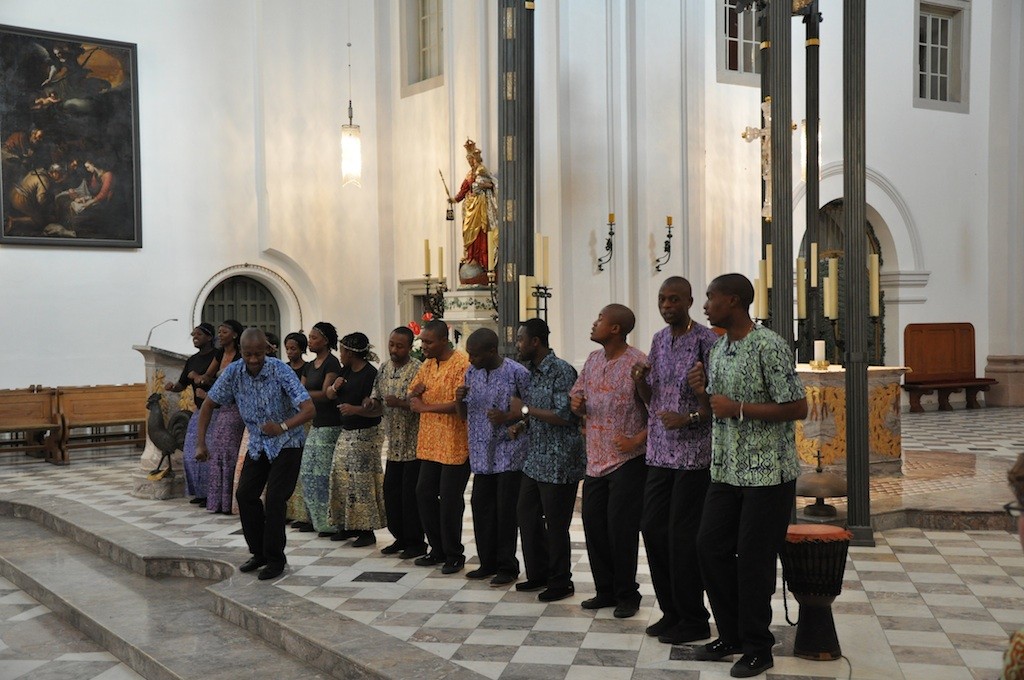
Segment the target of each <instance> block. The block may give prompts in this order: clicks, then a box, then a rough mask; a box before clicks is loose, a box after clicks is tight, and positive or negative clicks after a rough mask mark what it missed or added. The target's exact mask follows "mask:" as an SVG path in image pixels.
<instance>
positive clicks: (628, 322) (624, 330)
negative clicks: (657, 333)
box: [601, 303, 636, 338]
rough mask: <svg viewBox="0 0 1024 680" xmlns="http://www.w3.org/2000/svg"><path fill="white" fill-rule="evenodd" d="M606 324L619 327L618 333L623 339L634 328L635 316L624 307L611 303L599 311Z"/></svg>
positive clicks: (630, 310)
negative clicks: (606, 320)
mask: <svg viewBox="0 0 1024 680" xmlns="http://www.w3.org/2000/svg"><path fill="white" fill-rule="evenodd" d="M601 313H602V314H604V316H605V318H606V319H608V322H609V323H611V324H612V325H614V326H618V327H619V332H620V333H621V334H622V337H623V338H625V337H626V336H627V335H629V334H630V333H631V332H633V329H634V328H635V327H636V315H635V314H633V310H632V309H630V308H629V307H627V306H626V305H620V304H618V303H612V304H610V305H607V306H606V307H605V308H604V309H602V310H601Z"/></svg>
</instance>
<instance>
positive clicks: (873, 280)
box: [868, 253, 881, 316]
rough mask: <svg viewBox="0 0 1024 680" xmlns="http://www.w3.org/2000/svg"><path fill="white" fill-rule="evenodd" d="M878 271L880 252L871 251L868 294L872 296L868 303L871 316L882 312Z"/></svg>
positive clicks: (869, 256)
mask: <svg viewBox="0 0 1024 680" xmlns="http://www.w3.org/2000/svg"><path fill="white" fill-rule="evenodd" d="M878 273H879V272H878V254H877V253H871V254H870V255H868V295H869V297H870V299H869V301H868V303H869V306H870V309H871V312H870V314H871V316H878V315H879V312H880V310H879V307H880V306H881V300H880V299H879V297H880V296H879V294H878V293H879V290H878V288H879V281H878Z"/></svg>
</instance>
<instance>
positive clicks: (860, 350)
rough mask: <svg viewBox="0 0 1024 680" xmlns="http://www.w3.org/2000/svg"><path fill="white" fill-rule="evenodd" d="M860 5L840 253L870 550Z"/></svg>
mask: <svg viewBox="0 0 1024 680" xmlns="http://www.w3.org/2000/svg"><path fill="white" fill-rule="evenodd" d="M864 4H865V0H844V2H843V253H844V255H845V258H846V267H845V269H846V290H845V291H844V296H845V297H844V302H845V304H846V309H845V318H844V319H843V329H844V333H845V335H846V357H845V362H844V364H845V367H846V481H847V493H848V494H849V498H848V501H849V516H848V518H847V525H848V528H849V529H850V531H851V532H853V541H852V544H853V545H869V546H870V545H874V544H875V539H874V535H873V533H872V531H871V494H870V477H869V469H868V353H867V324H866V323H865V321H866V319H867V318H868V299H867V298H868V296H867V291H868V280H867V239H865V238H864V223H865V221H866V200H867V199H866V193H865V192H866V170H865V168H866V160H865V143H864V128H865V123H864V120H865V107H864V99H865V97H864V78H865V75H864V61H865V38H864V30H865V29H864V24H865V22H864Z"/></svg>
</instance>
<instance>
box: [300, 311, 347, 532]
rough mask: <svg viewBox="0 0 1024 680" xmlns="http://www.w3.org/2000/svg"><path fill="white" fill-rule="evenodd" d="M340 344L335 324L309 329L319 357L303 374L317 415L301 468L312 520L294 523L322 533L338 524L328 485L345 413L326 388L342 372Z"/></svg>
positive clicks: (304, 528) (301, 480) (315, 325)
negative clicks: (331, 508)
mask: <svg viewBox="0 0 1024 680" xmlns="http://www.w3.org/2000/svg"><path fill="white" fill-rule="evenodd" d="M337 347H338V331H337V330H336V329H335V328H334V325H333V324H330V323H328V322H326V321H320V322H319V323H316V324H314V325H313V328H312V329H311V330H310V331H309V350H310V351H311V352H313V353H314V354H316V358H314V359H313V361H310V362H309V363H308V364H306V368H305V369H304V371H303V374H302V384H303V385H304V386H305V387H306V391H307V392H309V397H310V398H311V399H312V400H313V406H314V407H315V408H316V416H314V417H313V427H312V429H311V430H310V431H309V436H308V437H306V445H305V447H304V448H303V449H302V467H301V468H300V469H299V483H300V484H302V492H303V496H304V499H305V502H306V510H307V512H308V514H309V521H308V522H305V523H304V522H296V523H295V524H293V525H292V527H293V528H298V529H299V531H314V530H316V531H318V532H320V535H321V536H330V535H332V534H333V533H334V532H335V527H334V526H333V525H332V524H331V523H330V521H329V520H328V510H327V509H328V503H329V502H330V491H329V486H328V485H329V483H330V477H331V461H332V459H333V456H334V445H335V443H336V442H337V441H338V435H339V434H341V414H340V413H338V409H337V407H336V402H335V400H334V399H333V398H331V397H328V396H327V395H326V393H325V392H324V388H325V387H329V386H330V385H332V384H333V383H334V379H335V378H337V377H338V374H339V373H341V363H340V362H339V361H338V357H336V356H334V355H333V354H331V350H332V349H337Z"/></svg>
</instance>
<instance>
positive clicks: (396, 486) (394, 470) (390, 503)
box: [384, 460, 424, 550]
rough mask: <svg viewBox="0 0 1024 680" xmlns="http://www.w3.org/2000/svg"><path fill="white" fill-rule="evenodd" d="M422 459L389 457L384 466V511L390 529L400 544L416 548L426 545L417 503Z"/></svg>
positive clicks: (404, 546) (409, 548)
mask: <svg viewBox="0 0 1024 680" xmlns="http://www.w3.org/2000/svg"><path fill="white" fill-rule="evenodd" d="M419 478H420V461H418V460H408V461H397V460H389V461H388V462H387V465H386V466H385V468H384V513H385V515H387V520H388V531H390V532H391V535H392V536H394V537H395V540H396V541H397V542H398V544H399V545H400V546H402V547H403V548H405V549H407V550H413V549H416V548H420V547H422V546H423V544H424V542H423V524H421V523H420V509H419V506H418V505H417V503H416V482H418V481H419Z"/></svg>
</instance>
